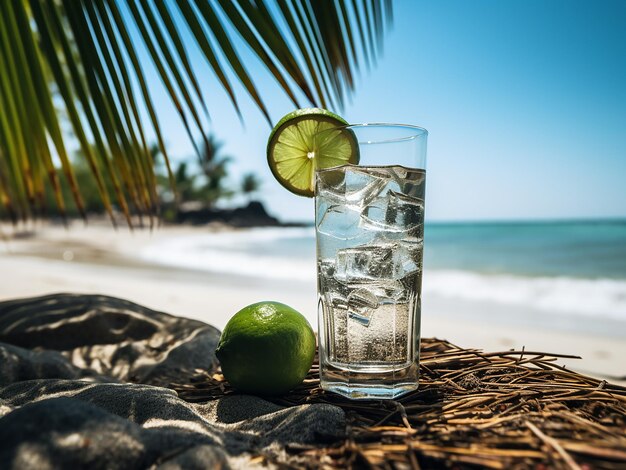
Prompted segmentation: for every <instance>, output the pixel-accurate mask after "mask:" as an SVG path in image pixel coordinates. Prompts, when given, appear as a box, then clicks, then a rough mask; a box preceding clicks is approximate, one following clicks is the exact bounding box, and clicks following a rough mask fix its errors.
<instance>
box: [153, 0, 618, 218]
mask: <svg viewBox="0 0 626 470" xmlns="http://www.w3.org/2000/svg"><path fill="white" fill-rule="evenodd" d="M394 13H395V22H394V25H393V29H392V30H391V31H390V33H389V34H387V36H386V38H385V48H384V54H383V57H382V58H381V60H380V61H379V63H378V65H377V67H376V68H375V69H373V70H372V71H370V72H367V71H364V72H363V73H362V74H361V76H360V77H359V79H358V82H357V86H356V90H355V93H354V96H353V97H352V102H351V103H349V104H348V105H347V106H346V108H345V109H344V110H343V111H340V114H342V115H343V116H344V117H345V118H346V119H347V120H348V121H349V122H352V123H359V122H399V123H408V124H416V125H420V126H422V127H425V128H426V129H428V130H429V132H430V136H429V149H428V166H427V175H428V176H427V195H426V198H427V199H426V207H427V211H426V217H427V219H429V220H433V221H434V220H445V221H452V220H493V219H498V220H502V219H505V220H508V219H555V218H557V219H558V218H591V217H626V27H625V26H624V25H626V1H621V0H615V1H608V0H594V1H591V0H590V1H576V0H549V1H546V0H529V1H517V0H507V1H501V0H475V1H472V2H468V1H464V0H458V1H456V0H441V1H434V0H430V1H422V0H395V1H394ZM190 52H191V56H192V60H193V61H194V65H196V66H197V70H198V77H199V78H200V79H201V83H202V87H203V91H205V92H206V97H207V101H208V105H209V110H210V112H211V116H212V121H211V123H210V124H209V128H210V129H211V130H212V131H214V132H215V134H216V135H217V137H218V138H219V139H221V140H223V141H224V143H225V146H224V150H225V152H226V153H227V154H230V155H232V156H233V157H235V162H234V164H233V165H232V167H231V173H232V181H233V183H234V182H236V181H238V180H239V178H240V176H241V175H242V174H243V173H245V172H247V171H253V172H255V173H257V174H258V175H259V176H260V177H261V178H262V180H263V187H262V191H261V192H260V193H259V196H260V199H262V200H263V201H264V202H265V203H266V204H267V207H268V209H269V211H270V212H272V213H273V214H275V215H277V216H278V217H280V218H282V219H285V220H303V221H311V220H312V219H313V205H312V201H310V200H307V199H304V198H301V197H298V196H295V195H292V194H291V193H289V192H287V191H286V190H284V189H283V188H282V187H281V186H280V185H279V184H278V183H276V182H275V181H274V179H273V177H272V175H271V173H270V171H269V169H268V167H267V163H266V159H265V145H266V141H267V137H268V135H269V132H270V126H269V125H268V124H267V122H266V121H265V120H264V119H263V117H262V115H261V113H260V112H259V111H258V110H257V109H256V107H255V105H254V104H253V103H252V102H251V100H250V99H249V98H248V97H247V95H246V93H245V91H244V90H243V89H242V88H241V87H238V86H236V87H235V88H236V91H237V95H238V97H239V99H240V102H241V107H242V112H243V117H244V121H245V124H244V125H243V126H242V124H241V122H240V120H239V118H238V117H237V116H236V114H235V112H234V110H233V108H232V106H231V105H230V102H229V100H228V98H227V96H226V94H225V93H224V92H223V91H222V89H221V88H220V86H219V84H218V83H217V82H216V80H215V78H214V77H213V76H212V74H211V72H210V71H209V69H208V67H207V66H206V64H205V63H204V59H203V58H202V56H201V55H200V54H199V52H198V51H195V50H193V49H192V50H191V51H190ZM243 57H244V59H245V60H246V66H247V67H248V71H249V73H250V74H251V75H252V76H253V78H254V81H255V83H256V85H257V86H258V88H259V89H260V91H261V94H262V96H263V98H264V100H265V103H266V104H267V106H268V109H269V111H270V114H271V117H272V120H273V121H274V122H275V121H277V120H278V119H280V117H281V116H283V115H284V114H286V113H288V112H289V111H292V110H293V105H292V103H291V102H290V101H289V100H288V99H287V98H286V97H285V96H284V95H283V94H282V93H281V92H280V89H279V88H278V87H277V85H276V84H275V83H274V81H273V79H272V78H271V77H270V75H269V74H268V73H267V71H266V70H265V69H264V67H263V66H262V65H261V64H260V63H258V61H256V60H255V57H254V55H253V54H251V53H249V52H244V53H243ZM233 81H234V80H233ZM151 88H152V90H153V92H154V95H155V102H156V104H157V106H158V108H159V110H160V115H161V120H162V124H163V127H164V129H165V137H166V141H167V143H168V147H169V150H170V152H171V153H172V155H174V157H175V159H180V158H184V157H187V156H190V155H192V153H193V150H192V146H191V144H190V143H189V141H188V139H187V136H186V134H185V132H184V130H183V128H182V126H181V125H180V122H179V121H178V119H177V117H176V114H175V113H174V111H173V108H172V107H171V105H170V103H169V101H168V98H167V97H166V95H165V94H164V92H163V90H162V88H161V86H160V84H159V82H158V80H157V79H156V78H155V77H153V79H152V84H151ZM234 202H235V203H236V202H238V201H234Z"/></svg>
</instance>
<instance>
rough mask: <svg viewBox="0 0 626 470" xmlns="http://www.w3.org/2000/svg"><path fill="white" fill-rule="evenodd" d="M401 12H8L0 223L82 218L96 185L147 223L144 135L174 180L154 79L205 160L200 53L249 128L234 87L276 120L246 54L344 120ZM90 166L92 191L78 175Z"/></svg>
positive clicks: (238, 6)
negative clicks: (363, 73) (195, 55)
mask: <svg viewBox="0 0 626 470" xmlns="http://www.w3.org/2000/svg"><path fill="white" fill-rule="evenodd" d="M392 15H393V13H392V5H391V1H390V0H361V1H359V0H255V1H253V0H159V1H157V2H152V1H151V0H7V1H2V2H0V109H2V111H3V112H2V113H0V217H8V218H10V219H11V220H13V221H14V222H17V221H18V220H25V219H28V218H31V217H34V216H38V215H40V214H47V213H59V214H65V212H66V211H68V210H69V211H70V212H77V213H78V214H82V215H83V216H85V204H84V202H83V197H82V195H83V194H84V192H85V191H86V190H87V189H88V188H87V185H92V184H93V185H95V187H96V188H97V191H98V194H99V198H100V200H101V202H102V205H103V207H104V208H105V210H106V211H107V212H108V213H109V214H110V215H111V216H112V219H113V220H115V212H116V211H120V212H121V213H122V214H123V215H124V216H125V218H126V220H127V222H128V223H129V224H131V222H132V220H133V219H132V218H131V215H132V214H133V213H136V214H140V215H141V214H146V215H148V216H150V220H152V216H153V215H154V214H156V213H158V203H159V199H158V195H157V192H156V177H155V173H154V162H153V152H152V151H151V145H150V143H149V141H148V140H149V138H148V136H153V138H155V139H156V143H157V145H158V148H159V151H160V152H161V154H162V155H163V156H164V159H165V163H166V165H167V168H168V172H169V175H170V182H173V174H172V172H171V168H170V164H169V158H168V153H167V149H166V146H165V136H164V133H163V129H162V128H161V125H160V119H159V112H158V109H157V107H156V106H155V103H154V98H153V96H152V93H151V89H150V87H149V84H148V80H147V75H148V74H154V75H156V77H158V80H159V81H160V82H161V84H162V86H163V88H164V89H165V91H166V93H167V96H168V97H169V100H170V101H171V103H172V105H173V106H174V108H175V110H176V112H177V114H178V118H179V119H180V121H181V123H182V124H183V126H184V128H185V130H186V132H187V135H188V137H189V139H190V141H191V142H192V143H193V145H194V146H195V148H196V151H197V153H198V156H199V157H200V156H201V152H202V147H206V145H207V138H206V137H205V136H207V135H209V132H208V130H207V126H208V122H209V121H208V119H209V108H210V103H209V102H208V101H207V100H206V97H205V96H204V90H203V89H202V87H201V86H200V82H199V80H198V72H197V70H196V68H195V67H194V66H195V64H194V63H193V61H192V60H191V59H190V54H189V50H190V49H191V48H193V49H195V50H197V51H199V52H200V54H201V56H202V57H203V58H204V60H206V62H207V64H208V65H209V67H210V69H211V70H212V72H213V73H214V74H215V77H216V78H217V80H218V82H219V83H220V85H221V87H222V89H223V90H224V92H225V93H226V94H227V95H228V96H229V98H230V100H231V103H232V105H233V106H234V108H235V110H236V111H237V113H238V114H239V115H240V117H241V118H242V119H243V116H241V113H240V108H239V98H238V96H236V94H235V88H234V87H233V81H235V80H236V81H237V82H239V83H240V84H241V85H242V86H243V89H244V90H245V92H246V93H247V94H248V96H249V98H250V99H251V100H252V101H253V102H254V103H255V104H256V106H257V107H258V108H259V110H260V111H261V112H262V113H263V115H264V116H265V118H266V119H267V121H268V122H269V123H271V117H270V115H269V111H268V109H267V107H266V105H265V103H264V101H263V90H260V89H259V88H258V87H257V85H256V84H255V83H254V81H253V76H252V74H251V73H250V72H249V70H248V68H249V64H244V61H243V60H242V59H241V54H242V52H243V50H242V47H247V48H249V49H250V50H251V51H252V52H253V53H254V54H255V55H256V57H257V58H258V60H259V64H261V65H262V66H264V67H265V68H266V69H267V70H268V71H269V73H270V74H271V76H272V77H273V78H274V80H275V81H276V83H277V84H278V86H279V87H280V88H281V89H282V90H283V92H284V93H285V94H286V95H287V96H288V97H289V98H290V100H291V101H292V102H293V103H294V106H300V105H301V104H300V102H301V100H302V99H304V100H306V101H308V102H309V103H311V104H314V105H318V106H324V107H327V106H331V107H334V108H339V109H338V110H339V111H340V108H341V107H342V105H343V103H344V101H345V99H346V97H348V96H350V94H351V93H352V92H353V91H354V86H355V76H356V74H357V73H358V71H359V65H360V62H361V61H362V60H363V61H365V63H366V65H367V66H368V68H369V67H370V64H373V63H375V61H376V58H377V56H378V54H379V53H380V51H381V48H382V37H383V35H384V32H385V29H386V28H388V27H389V25H390V23H391V20H392V17H393V16H392ZM236 36H238V37H239V38H238V39H237V38H236ZM242 44H243V46H242ZM141 51H143V52H141ZM142 54H143V55H142ZM140 57H141V58H140ZM143 57H148V58H149V63H145V60H142V58H143ZM143 116H147V118H144V117H143ZM198 138H200V140H201V141H204V145H203V146H196V144H195V142H196V141H197V140H198ZM74 154H76V156H74V157H73V156H72V155H74ZM81 160H83V161H84V164H85V165H86V168H88V169H89V173H90V174H91V180H90V181H83V180H82V179H81V180H80V181H79V179H78V178H77V173H76V172H75V168H76V165H80V164H81ZM64 188H67V189H69V191H65V190H64ZM47 194H51V195H52V196H53V199H52V201H53V202H52V206H53V207H46V195H47ZM64 195H66V196H67V198H66V196H64ZM46 211H48V212H46Z"/></svg>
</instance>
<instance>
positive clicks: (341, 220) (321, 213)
mask: <svg viewBox="0 0 626 470" xmlns="http://www.w3.org/2000/svg"><path fill="white" fill-rule="evenodd" d="M359 220H360V214H359V212H358V211H355V210H352V208H350V207H349V206H346V205H342V204H326V203H320V204H318V215H317V231H318V233H321V234H324V235H328V236H330V237H333V238H337V239H339V240H351V239H353V238H356V237H358V236H359V234H360V229H359Z"/></svg>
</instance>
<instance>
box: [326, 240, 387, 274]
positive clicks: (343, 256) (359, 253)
mask: <svg viewBox="0 0 626 470" xmlns="http://www.w3.org/2000/svg"><path fill="white" fill-rule="evenodd" d="M393 248H394V246H393V245H369V246H359V247H355V248H345V249H343V250H339V251H337V259H336V261H337V264H336V270H335V278H336V279H338V280H340V281H344V282H348V283H350V282H352V283H354V282H357V283H359V282H372V281H375V280H377V279H389V278H391V276H392V275H393V270H394V259H393V258H394V256H393Z"/></svg>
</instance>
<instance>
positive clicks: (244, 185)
mask: <svg viewBox="0 0 626 470" xmlns="http://www.w3.org/2000/svg"><path fill="white" fill-rule="evenodd" d="M260 188H261V180H260V179H259V177H258V176H257V175H255V174H254V173H246V174H245V175H243V178H241V192H242V193H243V194H244V196H247V197H248V202H250V201H251V199H252V195H253V194H254V193H256V192H257V191H258V190H259V189H260Z"/></svg>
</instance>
